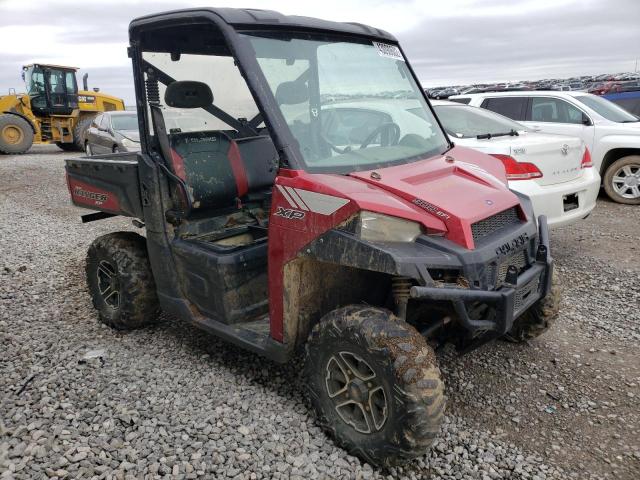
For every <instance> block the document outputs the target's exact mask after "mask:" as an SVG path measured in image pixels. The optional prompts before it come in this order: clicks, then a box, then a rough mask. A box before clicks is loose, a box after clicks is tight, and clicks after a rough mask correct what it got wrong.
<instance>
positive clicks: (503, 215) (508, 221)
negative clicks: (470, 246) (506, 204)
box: [471, 207, 520, 241]
mask: <svg viewBox="0 0 640 480" xmlns="http://www.w3.org/2000/svg"><path fill="white" fill-rule="evenodd" d="M517 223H520V218H519V217H518V210H517V208H516V207H511V208H508V209H507V210H503V211H502V212H499V213H496V214H495V215H492V216H490V217H487V218H485V219H484V220H480V221H479V222H476V223H474V224H473V225H471V232H472V233H473V239H474V240H475V241H478V240H480V239H481V238H483V237H486V236H487V235H491V234H492V233H495V232H497V231H498V230H500V229H502V228H504V227H508V226H509V225H514V224H517Z"/></svg>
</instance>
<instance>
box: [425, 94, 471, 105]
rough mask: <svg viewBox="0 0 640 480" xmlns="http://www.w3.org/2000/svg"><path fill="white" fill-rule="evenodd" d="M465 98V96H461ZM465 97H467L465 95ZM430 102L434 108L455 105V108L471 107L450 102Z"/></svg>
mask: <svg viewBox="0 0 640 480" xmlns="http://www.w3.org/2000/svg"><path fill="white" fill-rule="evenodd" d="M460 96H463V95H460ZM464 96H465V97H466V96H467V95H464ZM429 102H431V105H433V106H434V107H438V106H443V105H444V106H447V105H453V106H458V107H468V106H469V105H465V104H464V103H460V102H450V101H448V100H429Z"/></svg>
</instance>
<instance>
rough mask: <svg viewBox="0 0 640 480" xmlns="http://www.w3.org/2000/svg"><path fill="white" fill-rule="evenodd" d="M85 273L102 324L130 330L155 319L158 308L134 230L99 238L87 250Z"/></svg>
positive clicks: (146, 259) (144, 251)
mask: <svg viewBox="0 0 640 480" xmlns="http://www.w3.org/2000/svg"><path fill="white" fill-rule="evenodd" d="M86 274H87V285H88V287H89V293H90V294H91V300H92V302H93V306H94V307H95V308H96V310H98V315H99V318H100V321H101V322H102V323H104V324H106V325H109V326H110V327H112V328H115V329H117V330H131V329H135V328H140V327H143V326H145V325H148V324H150V323H153V322H154V321H155V320H156V319H157V317H158V315H159V313H160V308H159V305H158V297H157V294H156V285H155V281H154V279H153V273H152V272H151V265H150V264H149V257H148V255H147V247H146V241H145V239H144V237H141V236H140V235H138V234H137V233H133V232H115V233H109V234H107V235H103V236H102V237H98V238H97V239H95V240H94V241H93V243H92V244H91V246H90V247H89V251H88V252H87V262H86Z"/></svg>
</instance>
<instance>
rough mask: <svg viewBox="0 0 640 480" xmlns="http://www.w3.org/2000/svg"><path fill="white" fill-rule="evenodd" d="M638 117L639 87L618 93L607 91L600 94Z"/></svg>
mask: <svg viewBox="0 0 640 480" xmlns="http://www.w3.org/2000/svg"><path fill="white" fill-rule="evenodd" d="M602 98H606V99H607V100H609V101H611V102H613V103H615V104H616V105H618V106H619V107H622V108H624V109H625V110H626V111H627V112H629V113H631V114H633V115H635V116H636V117H639V118H640V89H639V90H631V91H628V92H620V93H607V94H605V95H603V96H602Z"/></svg>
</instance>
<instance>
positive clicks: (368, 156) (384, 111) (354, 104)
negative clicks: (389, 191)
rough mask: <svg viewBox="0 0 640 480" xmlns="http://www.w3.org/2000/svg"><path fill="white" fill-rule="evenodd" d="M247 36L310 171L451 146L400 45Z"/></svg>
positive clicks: (378, 163) (382, 162)
mask: <svg viewBox="0 0 640 480" xmlns="http://www.w3.org/2000/svg"><path fill="white" fill-rule="evenodd" d="M246 37H247V38H248V39H249V40H250V42H251V43H252V45H253V47H254V49H255V51H256V56H257V59H258V63H259V65H260V67H261V69H262V71H263V73H264V75H265V77H266V80H267V82H268V84H269V87H270V88H271V91H272V93H273V94H274V96H275V99H276V102H277V103H278V107H279V109H280V111H281V113H282V115H283V116H284V118H285V120H286V122H287V125H288V126H289V129H290V130H291V133H292V134H293V136H294V137H295V139H296V140H297V141H298V143H299V148H300V153H301V155H302V160H303V161H304V163H305V168H306V169H307V170H309V171H313V172H332V173H348V172H351V171H355V170H368V169H373V168H380V167H384V166H390V165H395V164H401V163H407V162H410V161H415V160H419V159H424V158H427V157H430V156H434V155H437V154H441V153H443V152H444V151H446V149H447V148H448V147H449V145H448V142H447V139H446V136H445V135H444V133H443V132H442V131H441V130H440V128H439V126H438V123H437V121H436V120H435V118H434V116H433V114H432V113H431V111H430V110H429V107H428V105H427V103H426V102H425V100H424V96H423V93H422V92H421V90H420V87H419V86H418V85H417V84H416V82H415V81H414V79H413V77H412V75H411V72H410V71H409V69H408V67H407V64H406V63H405V60H404V57H403V56H402V54H401V52H400V50H399V48H398V47H397V46H395V45H386V44H380V43H377V42H371V41H362V43H355V41H354V40H350V41H348V42H347V41H341V40H336V39H334V38H329V37H324V36H323V37H319V36H311V35H305V36H304V38H297V37H293V38H292V37H290V36H289V37H285V36H279V35H276V34H273V35H272V34H264V35H263V34H257V33H252V34H247V35H246ZM409 109H414V110H419V111H421V112H422V115H420V116H416V115H413V114H411V113H409V111H408V110H409Z"/></svg>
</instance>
